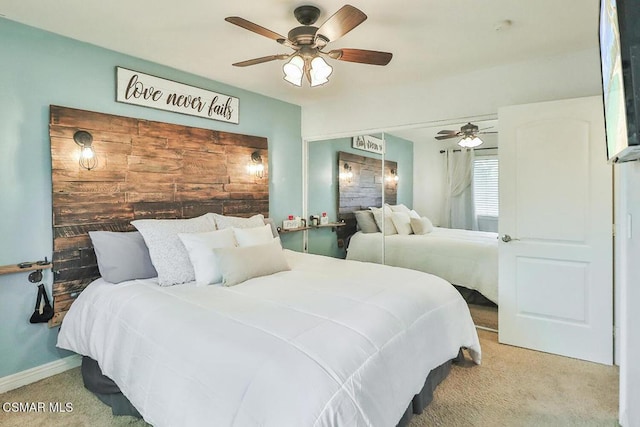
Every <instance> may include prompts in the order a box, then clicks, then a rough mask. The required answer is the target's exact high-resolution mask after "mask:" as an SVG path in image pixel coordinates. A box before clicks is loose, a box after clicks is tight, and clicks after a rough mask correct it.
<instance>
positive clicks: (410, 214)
mask: <svg viewBox="0 0 640 427" xmlns="http://www.w3.org/2000/svg"><path fill="white" fill-rule="evenodd" d="M409 217H411V218H416V219H420V214H419V213H418V212H416V211H414V210H413V209H411V210H410V211H409Z"/></svg>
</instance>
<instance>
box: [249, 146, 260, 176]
mask: <svg viewBox="0 0 640 427" xmlns="http://www.w3.org/2000/svg"><path fill="white" fill-rule="evenodd" d="M249 174H251V175H255V176H256V178H260V179H262V178H263V177H264V165H263V164H262V156H260V153H258V152H257V151H254V152H253V153H251V163H249Z"/></svg>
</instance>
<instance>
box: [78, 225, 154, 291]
mask: <svg viewBox="0 0 640 427" xmlns="http://www.w3.org/2000/svg"><path fill="white" fill-rule="evenodd" d="M89 237H90V238H91V243H93V249H94V251H95V253H96V259H97V260H98V270H99V271H100V275H101V276H102V278H103V279H104V280H106V281H107V282H111V283H120V282H124V281H126V280H134V279H148V278H149V277H156V276H157V275H158V273H157V272H156V269H155V268H153V264H152V263H151V258H150V257H149V249H148V248H147V245H146V244H145V243H144V239H143V238H142V235H141V234H140V233H139V232H137V231H132V232H117V231H90V232H89Z"/></svg>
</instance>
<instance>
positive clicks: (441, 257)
mask: <svg viewBox="0 0 640 427" xmlns="http://www.w3.org/2000/svg"><path fill="white" fill-rule="evenodd" d="M381 239H382V234H381V233H362V232H358V233H356V234H354V235H353V237H351V240H350V242H349V249H348V251H347V259H350V260H356V261H368V262H376V263H380V262H382V249H381V248H382V243H381ZM384 240H385V252H384V253H385V259H384V262H385V264H387V265H394V266H396V267H404V268H411V269H414V270H420V271H424V272H426V273H431V274H435V275H436V276H439V277H442V278H443V279H445V280H447V281H448V282H450V283H453V284H454V285H460V286H464V287H466V288H469V289H475V290H477V291H478V292H480V293H481V294H482V295H484V296H485V297H487V298H488V299H490V300H491V301H493V302H494V303H496V304H497V303H498V234H497V233H491V232H485V231H469V230H458V229H451V228H439V227H434V229H433V231H432V232H431V233H428V234H423V235H415V234H410V235H408V236H407V235H399V234H392V235H390V236H385V239H384Z"/></svg>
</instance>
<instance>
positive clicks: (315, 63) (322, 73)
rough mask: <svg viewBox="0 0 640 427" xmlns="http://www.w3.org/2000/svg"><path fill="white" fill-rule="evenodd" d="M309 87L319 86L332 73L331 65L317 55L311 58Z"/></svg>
mask: <svg viewBox="0 0 640 427" xmlns="http://www.w3.org/2000/svg"><path fill="white" fill-rule="evenodd" d="M309 73H310V74H311V87H314V86H319V85H323V84H325V83H327V82H328V81H329V76H330V75H331V73H333V67H331V65H329V64H327V62H326V61H325V60H324V59H322V58H321V57H319V56H316V57H315V58H313V59H312V60H311V69H310V70H309Z"/></svg>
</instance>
